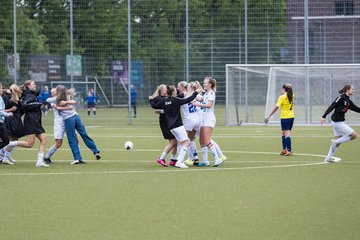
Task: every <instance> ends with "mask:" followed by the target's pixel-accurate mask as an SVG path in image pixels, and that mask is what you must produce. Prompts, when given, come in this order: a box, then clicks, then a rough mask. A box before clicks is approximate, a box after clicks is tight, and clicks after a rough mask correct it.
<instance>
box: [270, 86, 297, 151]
mask: <svg viewBox="0 0 360 240" xmlns="http://www.w3.org/2000/svg"><path fill="white" fill-rule="evenodd" d="M279 108H281V117H280V118H281V130H282V136H281V139H282V151H281V153H280V155H282V156H292V155H293V153H292V150H291V137H290V133H291V129H292V126H293V124H294V117H295V114H294V93H293V89H292V86H291V84H284V85H283V86H282V88H281V96H280V97H279V99H278V101H277V103H276V105H275V107H274V108H273V110H272V111H271V113H270V115H269V116H267V117H265V123H267V122H268V121H269V119H270V117H271V116H272V115H273V114H274V113H275V112H276V111H277V110H278V109H279Z"/></svg>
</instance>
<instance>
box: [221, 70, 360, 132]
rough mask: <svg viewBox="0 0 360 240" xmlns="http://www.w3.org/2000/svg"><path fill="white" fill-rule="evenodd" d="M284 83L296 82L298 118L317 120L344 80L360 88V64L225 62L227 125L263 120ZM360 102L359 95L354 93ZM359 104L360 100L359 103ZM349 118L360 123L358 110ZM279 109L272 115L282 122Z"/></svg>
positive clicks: (311, 121) (296, 114)
mask: <svg viewBox="0 0 360 240" xmlns="http://www.w3.org/2000/svg"><path fill="white" fill-rule="evenodd" d="M285 83H291V84H292V85H293V89H294V94H295V122H296V123H304V124H317V123H319V119H320V117H321V115H322V113H323V112H324V111H325V110H326V108H327V107H328V106H329V105H330V104H331V102H332V101H333V100H334V99H335V97H336V96H338V95H339V94H338V91H339V89H341V88H342V87H343V86H344V85H345V84H351V85H353V86H354V88H355V89H359V88H360V64H316V65H315V64H284V65H281V64H265V65H260V64H259V65H256V64H228V65H226V125H227V126H232V125H241V124H256V123H258V124H259V123H263V120H264V116H266V115H268V114H269V113H270V112H271V110H272V109H273V107H274V106H275V104H276V102H277V99H278V97H279V96H280V94H281V91H280V90H281V87H282V85H283V84H285ZM352 100H353V101H354V102H355V104H356V103H357V102H359V100H360V96H358V95H356V94H355V95H354V96H352ZM358 104H360V103H358ZM346 119H347V122H349V123H354V124H360V118H359V116H358V115H356V113H349V114H347V118H346ZM279 121H280V110H278V111H277V113H276V114H274V115H273V117H272V118H271V119H270V123H279Z"/></svg>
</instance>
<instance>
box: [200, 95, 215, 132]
mask: <svg viewBox="0 0 360 240" xmlns="http://www.w3.org/2000/svg"><path fill="white" fill-rule="evenodd" d="M208 101H212V103H213V104H212V106H211V107H210V108H201V110H202V111H203V112H204V113H203V114H202V124H201V126H203V127H205V126H206V127H212V128H214V127H215V124H216V118H215V92H214V91H212V90H209V91H208V92H206V93H205V94H204V100H203V102H202V103H203V104H206V103H207V102H208Z"/></svg>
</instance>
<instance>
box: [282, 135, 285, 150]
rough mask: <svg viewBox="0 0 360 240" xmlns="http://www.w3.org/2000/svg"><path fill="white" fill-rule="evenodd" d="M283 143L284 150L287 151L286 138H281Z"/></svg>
mask: <svg viewBox="0 0 360 240" xmlns="http://www.w3.org/2000/svg"><path fill="white" fill-rule="evenodd" d="M281 142H282V149H286V141H285V136H281Z"/></svg>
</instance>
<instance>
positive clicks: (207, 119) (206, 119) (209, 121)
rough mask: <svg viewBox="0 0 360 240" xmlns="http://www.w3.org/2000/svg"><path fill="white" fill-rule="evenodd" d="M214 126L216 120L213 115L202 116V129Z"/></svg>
mask: <svg viewBox="0 0 360 240" xmlns="http://www.w3.org/2000/svg"><path fill="white" fill-rule="evenodd" d="M215 124H216V118H215V115H214V114H204V116H203V120H202V124H201V126H202V127H211V128H214V127H215Z"/></svg>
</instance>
